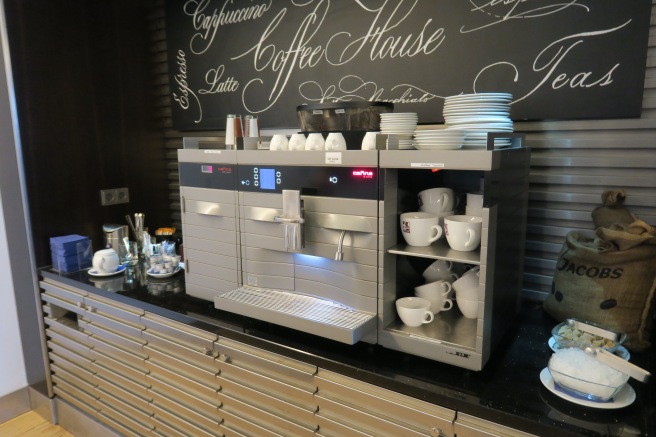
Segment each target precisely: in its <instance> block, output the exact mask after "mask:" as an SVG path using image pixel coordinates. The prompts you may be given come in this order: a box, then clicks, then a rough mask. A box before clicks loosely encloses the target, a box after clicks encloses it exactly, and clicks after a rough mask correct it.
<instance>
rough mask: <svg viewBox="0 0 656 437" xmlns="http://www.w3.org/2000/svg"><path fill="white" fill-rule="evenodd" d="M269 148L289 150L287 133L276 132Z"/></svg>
mask: <svg viewBox="0 0 656 437" xmlns="http://www.w3.org/2000/svg"><path fill="white" fill-rule="evenodd" d="M269 150H289V141H288V140H287V135H283V134H275V135H274V136H273V137H272V138H271V143H269Z"/></svg>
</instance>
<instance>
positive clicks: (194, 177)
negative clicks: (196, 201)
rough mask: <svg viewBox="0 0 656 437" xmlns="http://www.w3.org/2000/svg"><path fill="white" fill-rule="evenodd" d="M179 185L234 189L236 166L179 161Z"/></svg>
mask: <svg viewBox="0 0 656 437" xmlns="http://www.w3.org/2000/svg"><path fill="white" fill-rule="evenodd" d="M178 170H179V171H180V185H182V186H185V187H197V188H214V189H219V190H234V189H235V175H236V174H237V166H235V165H231V164H202V163H196V162H180V163H179V164H178Z"/></svg>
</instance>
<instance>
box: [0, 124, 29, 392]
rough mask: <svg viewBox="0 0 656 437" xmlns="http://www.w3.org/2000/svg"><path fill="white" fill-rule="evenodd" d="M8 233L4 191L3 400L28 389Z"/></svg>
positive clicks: (0, 283) (0, 243)
mask: <svg viewBox="0 0 656 437" xmlns="http://www.w3.org/2000/svg"><path fill="white" fill-rule="evenodd" d="M1 128H3V127H2V126H0V129H1ZM6 232H7V230H6V229H5V221H4V213H3V208H2V189H1V187H0V332H1V333H2V334H1V335H0V351H1V354H0V375H1V376H0V398H1V397H3V396H4V395H7V394H9V393H13V392H14V391H16V390H18V389H21V388H23V387H25V386H26V385H27V376H26V374H25V362H24V361H23V348H22V345H21V338H20V333H19V329H18V318H17V312H16V300H15V299H14V283H13V279H12V275H11V268H10V259H9V250H8V247H7V233H6Z"/></svg>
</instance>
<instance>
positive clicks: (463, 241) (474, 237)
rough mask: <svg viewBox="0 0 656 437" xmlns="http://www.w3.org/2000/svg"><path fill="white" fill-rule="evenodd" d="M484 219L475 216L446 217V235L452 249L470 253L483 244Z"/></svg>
mask: <svg viewBox="0 0 656 437" xmlns="http://www.w3.org/2000/svg"><path fill="white" fill-rule="evenodd" d="M482 230H483V219H482V218H480V217H476V216H473V215H450V216H448V217H444V234H445V235H446V241H447V242H448V243H449V246H451V248H452V249H455V250H459V251H463V252H470V251H472V250H476V249H477V248H478V246H479V245H480V244H481V232H482Z"/></svg>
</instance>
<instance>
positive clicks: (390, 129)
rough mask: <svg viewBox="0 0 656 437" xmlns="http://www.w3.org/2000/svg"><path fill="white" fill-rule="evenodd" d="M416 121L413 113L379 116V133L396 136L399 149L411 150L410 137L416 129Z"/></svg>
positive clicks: (391, 113) (393, 113)
mask: <svg viewBox="0 0 656 437" xmlns="http://www.w3.org/2000/svg"><path fill="white" fill-rule="evenodd" d="M417 121H418V117H417V113H415V112H389V113H385V114H380V133H381V134H384V135H395V136H397V139H398V141H399V149H412V148H413V147H412V136H413V135H414V133H415V129H417Z"/></svg>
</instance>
